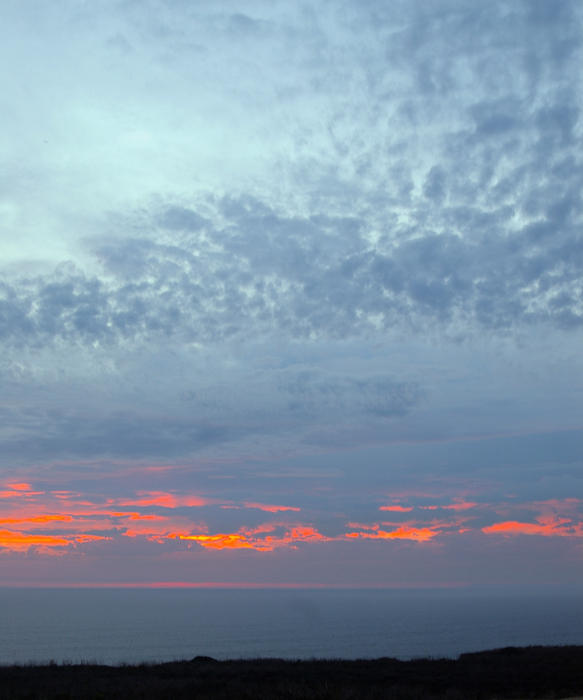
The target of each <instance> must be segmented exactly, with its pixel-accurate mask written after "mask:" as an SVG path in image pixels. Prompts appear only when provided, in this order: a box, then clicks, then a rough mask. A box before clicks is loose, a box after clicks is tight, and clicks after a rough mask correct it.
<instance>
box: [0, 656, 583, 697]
mask: <svg viewBox="0 0 583 700" xmlns="http://www.w3.org/2000/svg"><path fill="white" fill-rule="evenodd" d="M577 695H583V646H553V647H541V646H532V647H506V648H503V649H494V650H490V651H482V652H475V653H469V654H462V655H461V656H460V657H459V658H457V659H413V660H410V661H399V660H397V659H391V658H382V659H374V660H363V659H361V660H354V661H348V660H334V659H329V660H325V659H318V660H305V661H288V660H281V659H242V660H229V661H216V660H215V659H212V658H210V657H204V656H197V657H195V658H194V659H192V660H190V661H174V662H168V663H160V664H149V663H148V664H139V665H122V666H105V665H96V664H90V663H87V664H63V665H61V664H48V665H21V666H0V698H2V700H16V699H19V700H21V699H22V700H24V699H25V698H26V700H49V699H50V700H57V698H58V699H59V700H69V699H71V700H72V699H73V698H75V699H85V698H87V699H94V700H98V699H99V700H105V699H106V698H128V699H132V698H136V699H137V698H152V699H154V698H156V699H158V698H169V699H170V698H172V699H174V698H176V699H177V700H180V699H182V698H197V700H206V699H208V700H210V699H211V698H224V699H225V700H226V699H227V698H237V699H249V700H251V699H253V698H259V699H261V698H264V699H267V698H270V699H271V698H282V699H283V698H287V699H291V698H303V699H305V700H308V699H313V700H324V699H330V700H331V699H332V698H339V699H342V700H358V699H360V698H367V699H379V700H380V699H381V698H387V699H394V700H415V699H417V698H427V699H428V700H446V699H447V700H462V699H463V700H471V699H476V700H485V699H491V698H499V699H500V698H567V697H573V696H577Z"/></svg>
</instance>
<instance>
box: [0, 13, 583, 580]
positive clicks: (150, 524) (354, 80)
mask: <svg viewBox="0 0 583 700" xmlns="http://www.w3.org/2000/svg"><path fill="white" fill-rule="evenodd" d="M582 47H583V6H582V5H581V3H579V2H577V1H576V0H573V1H571V0H559V1H556V2H551V1H550V0H523V1H518V0H512V1H510V0H509V1H507V2H504V1H501V0H496V1H489V2H476V1H475V0H435V1H432V2H422V1H421V0H413V1H411V0H408V1H407V2H399V1H397V0H395V1H391V2H380V1H374V0H371V1H369V2H363V1H362V0H359V1H356V0H354V1H352V0H351V1H340V0H339V1H337V2H327V1H318V2H300V1H298V2H290V1H287V2H281V1H277V0H275V1H273V0H270V1H269V2H268V1H267V0H261V1H256V2H253V1H251V0H249V1H247V2H243V1H238V0H225V1H217V2H212V3H211V2H202V3H195V2H182V1H180V0H173V1H171V0H166V1H163V0H148V1H144V0H140V1H139V2H138V1H137V0H101V1H100V2H79V1H75V2H74V1H73V0H59V1H58V2H51V3H45V2H40V1H33V0H18V2H17V1H11V0H5V2H3V3H2V6H1V8H0V60H1V62H2V65H3V66H4V68H5V70H4V71H3V72H2V76H1V77H0V85H1V90H0V158H1V163H2V168H1V172H0V274H1V278H0V339H1V343H2V353H1V355H0V382H1V394H0V415H1V419H2V420H1V422H0V484H1V488H2V490H1V491H0V505H1V509H0V547H1V549H0V559H3V560H5V561H6V562H7V564H8V563H9V566H8V565H7V566H3V567H2V569H1V572H0V583H39V582H40V583H43V582H45V583H68V584H72V583H76V582H80V583H87V582H91V581H93V582H104V583H106V582H110V583H111V582H156V581H182V582H209V581H218V582H226V583H229V582H241V583H269V582H277V583H290V584H309V583H319V584H321V583H333V584H342V585H362V584H367V585H387V586H390V585H453V584H460V583H516V584H521V583H526V582H532V581H533V580H534V581H538V582H542V583H569V582H575V581H577V580H580V577H581V575H582V574H583V564H582V562H583V482H582V478H583V477H582V473H583V472H582V467H583V434H582V431H581V428H582V422H583V420H582V416H583V360H582V353H581V348H582V347H583V344H582V339H583V234H582V229H581V224H582V220H583V217H582V214H583V206H582V200H581V192H582V191H583V151H582V133H583V119H582V117H581V107H582V80H581V70H580V66H581V65H582V64H583V62H582V58H583V56H582V53H583V51H582Z"/></svg>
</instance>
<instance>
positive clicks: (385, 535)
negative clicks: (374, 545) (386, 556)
mask: <svg viewBox="0 0 583 700" xmlns="http://www.w3.org/2000/svg"><path fill="white" fill-rule="evenodd" d="M439 532H440V531H439V530H437V529H434V528H431V527H408V526H402V527H398V528H397V529H396V530H391V531H390V532H388V531H386V530H380V529H375V530H373V531H372V532H370V531H369V532H347V533H346V537H353V538H357V537H360V538H363V539H371V540H414V541H415V542H429V540H431V539H433V538H434V537H435V536H436V535H438V534H439Z"/></svg>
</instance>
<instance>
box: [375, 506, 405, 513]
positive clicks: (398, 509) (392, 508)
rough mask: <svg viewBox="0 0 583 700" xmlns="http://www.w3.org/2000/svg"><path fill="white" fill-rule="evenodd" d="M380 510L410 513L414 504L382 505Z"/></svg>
mask: <svg viewBox="0 0 583 700" xmlns="http://www.w3.org/2000/svg"><path fill="white" fill-rule="evenodd" d="M379 510H388V511H390V512H391V513H410V512H411V511H412V510H413V506H381V507H380V508H379Z"/></svg>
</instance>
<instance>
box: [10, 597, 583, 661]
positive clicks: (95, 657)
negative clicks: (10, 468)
mask: <svg viewBox="0 0 583 700" xmlns="http://www.w3.org/2000/svg"><path fill="white" fill-rule="evenodd" d="M530 644H553V645H554V644H583V593H578V592H576V591H574V592H567V593H561V594H554V595H553V594H551V593H548V592H547V593H544V592H543V593H540V592H539V593H532V592H529V593H524V592H522V593H520V592H516V591H515V592H512V593H507V592H500V591H497V592H494V593H492V592H491V591H490V592H488V591H475V590H469V591H464V590H413V591H405V590H337V589H333V590H328V589H324V590H323V589H315V590H311V589H299V590H298V589H276V590H273V589H259V590H247V589H218V590H217V589H122V588H111V589H86V588H83V589H32V588H29V589H26V588H23V589H16V588H0V663H1V664H13V663H29V662H34V663H39V662H48V661H55V662H57V663H63V662H82V661H86V662H98V663H107V664H121V663H138V662H156V661H171V660H177V659H190V658H192V657H194V656H197V655H205V656H212V657H214V658H217V659H227V658H256V657H279V658H285V659H309V658H377V657H381V656H391V657H396V658H399V659H410V658H415V657H425V656H431V657H456V656H457V655H459V654H460V653H462V652H468V651H479V650H483V649H490V648H495V647H502V646H525V645H530Z"/></svg>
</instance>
